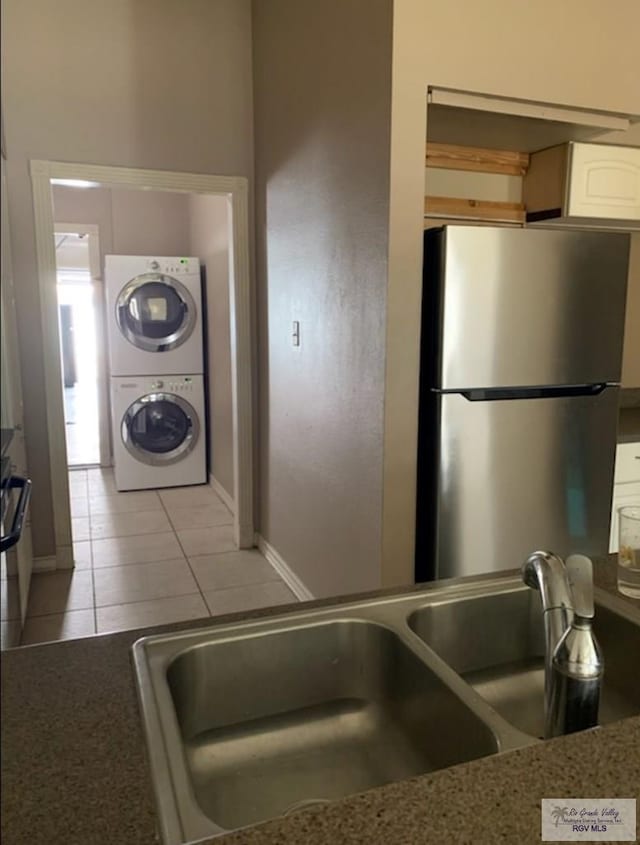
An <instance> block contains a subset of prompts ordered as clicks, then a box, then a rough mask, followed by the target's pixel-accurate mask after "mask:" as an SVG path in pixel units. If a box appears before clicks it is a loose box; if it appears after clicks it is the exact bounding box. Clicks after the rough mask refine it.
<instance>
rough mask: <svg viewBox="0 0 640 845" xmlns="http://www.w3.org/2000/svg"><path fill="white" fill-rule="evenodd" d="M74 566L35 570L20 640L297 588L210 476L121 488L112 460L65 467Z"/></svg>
mask: <svg viewBox="0 0 640 845" xmlns="http://www.w3.org/2000/svg"><path fill="white" fill-rule="evenodd" d="M69 487H70V495H71V515H72V523H73V539H74V557H75V561H76V568H75V570H72V571H69V572H64V571H57V572H51V573H38V574H35V575H34V576H33V578H32V582H31V591H30V596H29V606H28V608H27V619H26V622H25V625H24V628H23V631H22V639H21V644H22V645H30V644H33V643H38V642H45V641H49V640H59V639H70V638H73V637H86V636H89V635H91V634H95V633H98V634H104V633H107V632H109V631H122V630H126V629H130V628H138V627H145V626H147V625H159V624H163V623H169V622H181V621H185V620H188V619H198V618H200V617H205V616H218V615H220V614H223V613H231V612H235V611H242V610H251V609H254V608H258V607H267V606H270V605H276V604H284V603H286V602H290V601H295V600H296V598H295V596H294V594H293V593H292V592H291V590H290V589H289V588H288V587H287V585H286V584H285V583H284V581H283V580H282V579H281V578H280V576H279V575H278V573H277V572H276V571H275V569H273V567H272V566H271V564H270V563H269V562H268V561H267V560H265V558H264V557H263V556H262V555H261V554H260V553H259V552H258V551H257V550H255V549H253V550H250V551H238V550H237V549H236V548H235V545H234V542H233V529H232V521H233V520H232V516H231V513H230V512H229V510H228V509H227V507H226V506H225V504H224V503H223V501H222V500H221V499H220V497H219V496H217V495H216V493H214V492H213V490H212V489H211V488H210V487H208V486H202V487H182V488H173V489H170V490H157V491H156V490H148V491H143V492H131V493H118V491H117V490H116V488H115V484H114V480H113V472H112V471H111V470H101V469H88V470H73V471H71V472H70V473H69Z"/></svg>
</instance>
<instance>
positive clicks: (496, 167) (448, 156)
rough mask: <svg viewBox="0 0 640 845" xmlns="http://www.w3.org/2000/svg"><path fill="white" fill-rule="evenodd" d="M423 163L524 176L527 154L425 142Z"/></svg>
mask: <svg viewBox="0 0 640 845" xmlns="http://www.w3.org/2000/svg"><path fill="white" fill-rule="evenodd" d="M425 164H426V166H427V167H439V168H445V169H446V170H474V171H476V172H478V173H503V174H505V175H508V176H524V175H525V174H526V172H527V168H528V167H529V154H528V153H521V152H513V151H511V150H490V149H485V148H484V147H462V146H458V145H456V144H434V143H431V142H427V145H426V153H425Z"/></svg>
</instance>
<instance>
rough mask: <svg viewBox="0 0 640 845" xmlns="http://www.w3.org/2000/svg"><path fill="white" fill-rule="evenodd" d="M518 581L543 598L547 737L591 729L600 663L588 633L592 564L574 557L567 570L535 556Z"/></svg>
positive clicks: (548, 556)
mask: <svg viewBox="0 0 640 845" xmlns="http://www.w3.org/2000/svg"><path fill="white" fill-rule="evenodd" d="M522 578H523V580H524V582H525V584H527V586H529V587H532V588H534V589H537V590H539V591H540V596H541V599H542V607H543V618H544V632H545V737H546V738H549V737H553V736H559V735H561V734H565V733H572V732H573V731H578V730H584V729H585V728H588V727H593V726H594V725H596V724H597V722H598V705H599V698H600V686H601V680H602V674H603V671H604V662H603V660H602V655H601V652H600V648H599V646H598V643H597V641H596V638H595V636H594V634H593V630H592V621H593V616H594V609H593V567H592V563H591V561H590V560H589V558H587V557H584V555H572V556H570V557H569V558H567V563H566V565H565V563H564V562H563V561H562V560H561V558H559V557H558V556H557V555H554V554H553V553H552V552H534V553H533V554H531V555H529V557H528V558H527V560H526V561H525V562H524V564H523V567H522Z"/></svg>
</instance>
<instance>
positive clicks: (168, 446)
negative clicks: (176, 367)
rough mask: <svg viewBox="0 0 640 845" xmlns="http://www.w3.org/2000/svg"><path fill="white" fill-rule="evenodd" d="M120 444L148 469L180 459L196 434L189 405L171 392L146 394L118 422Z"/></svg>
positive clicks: (194, 440) (192, 444)
mask: <svg viewBox="0 0 640 845" xmlns="http://www.w3.org/2000/svg"><path fill="white" fill-rule="evenodd" d="M121 434H122V441H123V443H124V445H125V446H126V447H127V450H128V451H129V453H130V454H131V455H133V457H134V458H136V459H137V460H138V461H141V462H142V463H144V464H151V465H152V466H166V465H168V464H174V463H176V462H177V461H180V460H182V458H184V457H185V455H188V454H189V452H191V450H192V449H193V448H194V446H195V445H196V443H197V442H198V436H199V434H200V423H199V422H198V416H197V414H196V412H195V411H194V409H193V408H192V407H191V405H190V404H189V403H188V402H186V401H185V400H184V399H182V397H180V396H174V395H173V394H172V393H149V394H147V395H146V396H142V397H141V398H140V399H137V400H136V401H135V402H134V403H133V404H132V405H130V406H129V408H128V409H127V412H126V413H125V415H124V417H123V419H122V429H121Z"/></svg>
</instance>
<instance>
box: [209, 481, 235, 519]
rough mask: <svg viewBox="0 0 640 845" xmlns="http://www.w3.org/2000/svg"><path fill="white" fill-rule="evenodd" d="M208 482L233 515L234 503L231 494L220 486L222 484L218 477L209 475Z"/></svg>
mask: <svg viewBox="0 0 640 845" xmlns="http://www.w3.org/2000/svg"><path fill="white" fill-rule="evenodd" d="M209 484H210V485H211V487H212V488H213V490H214V492H215V493H217V494H218V496H220V498H221V499H222V501H223V502H224V503H225V505H226V506H227V507H228V508H229V510H230V511H231V513H232V514H234V515H235V512H236V503H235V501H234V499H233V496H230V495H229V493H227V491H226V490H225V488H224V487H223V486H222V484H220V482H219V481H218V479H217V478H216V477H215V476H213V475H210V476H209Z"/></svg>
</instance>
